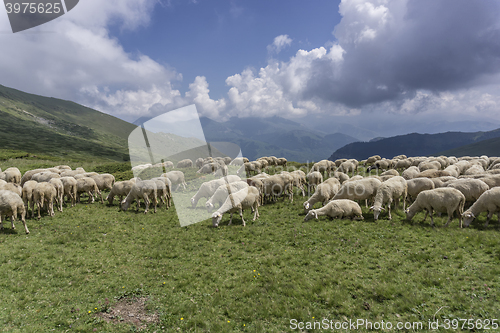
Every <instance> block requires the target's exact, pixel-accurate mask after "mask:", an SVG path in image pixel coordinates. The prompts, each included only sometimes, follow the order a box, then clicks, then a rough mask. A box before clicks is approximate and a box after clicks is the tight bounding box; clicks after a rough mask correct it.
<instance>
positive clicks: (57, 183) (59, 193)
mask: <svg viewBox="0 0 500 333" xmlns="http://www.w3.org/2000/svg"><path fill="white" fill-rule="evenodd" d="M48 183H49V184H52V185H54V188H55V189H56V201H57V203H58V207H57V210H58V211H60V212H62V211H63V207H62V204H63V197H64V185H63V183H62V181H61V180H60V179H57V178H53V179H51V180H49V182H48Z"/></svg>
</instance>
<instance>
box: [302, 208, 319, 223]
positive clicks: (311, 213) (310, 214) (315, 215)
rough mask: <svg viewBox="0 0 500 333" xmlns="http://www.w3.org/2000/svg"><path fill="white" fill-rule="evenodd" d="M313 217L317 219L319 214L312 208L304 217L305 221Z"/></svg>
mask: <svg viewBox="0 0 500 333" xmlns="http://www.w3.org/2000/svg"><path fill="white" fill-rule="evenodd" d="M313 218H314V219H316V220H317V219H318V214H316V211H315V210H310V211H309V212H308V213H307V215H306V217H304V222H306V221H309V220H310V219H313Z"/></svg>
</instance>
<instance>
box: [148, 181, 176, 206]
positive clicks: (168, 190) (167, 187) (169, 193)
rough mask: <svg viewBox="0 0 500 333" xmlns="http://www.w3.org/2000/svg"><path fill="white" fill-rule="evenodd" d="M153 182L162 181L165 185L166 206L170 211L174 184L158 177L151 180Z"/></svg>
mask: <svg viewBox="0 0 500 333" xmlns="http://www.w3.org/2000/svg"><path fill="white" fill-rule="evenodd" d="M151 180H155V181H158V180H159V181H162V182H163V184H164V185H165V189H164V191H165V199H166V206H167V209H169V208H170V206H171V205H172V182H171V181H170V179H168V178H167V177H156V178H151ZM162 189H163V186H162Z"/></svg>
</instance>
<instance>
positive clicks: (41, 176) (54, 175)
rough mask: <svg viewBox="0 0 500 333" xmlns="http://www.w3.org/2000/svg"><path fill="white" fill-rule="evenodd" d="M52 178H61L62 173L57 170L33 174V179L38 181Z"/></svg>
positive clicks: (42, 181) (41, 181)
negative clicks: (56, 171)
mask: <svg viewBox="0 0 500 333" xmlns="http://www.w3.org/2000/svg"><path fill="white" fill-rule="evenodd" d="M52 178H61V175H60V174H58V173H55V172H50V171H44V172H40V173H37V174H34V175H33V176H31V180H35V181H37V182H38V183H44V182H48V181H49V180H51V179H52Z"/></svg>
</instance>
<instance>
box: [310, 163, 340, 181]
mask: <svg viewBox="0 0 500 333" xmlns="http://www.w3.org/2000/svg"><path fill="white" fill-rule="evenodd" d="M312 171H318V172H320V173H321V174H322V175H323V177H324V178H326V177H327V175H328V177H329V176H330V174H331V173H332V171H334V169H332V165H331V164H330V161H328V160H322V161H319V162H316V163H314V164H313V166H312V168H311V170H309V172H312Z"/></svg>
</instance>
